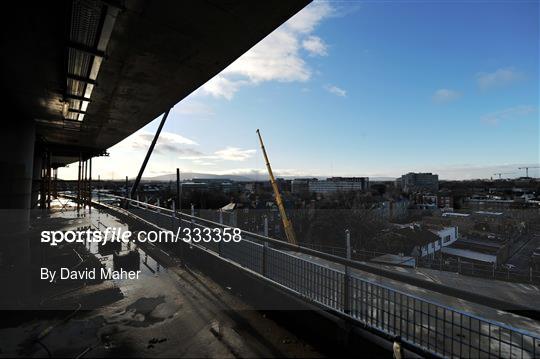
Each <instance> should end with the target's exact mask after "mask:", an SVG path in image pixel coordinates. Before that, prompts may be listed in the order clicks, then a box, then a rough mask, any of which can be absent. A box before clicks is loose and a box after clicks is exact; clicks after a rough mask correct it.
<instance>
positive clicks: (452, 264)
mask: <svg viewBox="0 0 540 359" xmlns="http://www.w3.org/2000/svg"><path fill="white" fill-rule="evenodd" d="M301 245H302V246H305V247H308V248H312V249H315V250H318V251H322V252H325V253H330V254H333V255H336V256H340V257H346V249H345V248H343V247H336V246H327V245H321V244H314V243H302V244H301ZM385 254H390V253H384V252H377V251H372V250H364V249H354V250H353V251H352V258H353V259H355V260H359V261H371V260H373V259H374V258H376V257H379V256H383V255H385ZM414 263H415V265H416V266H417V267H420V268H428V269H435V270H439V271H445V272H452V273H459V274H461V275H466V276H470V277H480V278H491V279H497V280H503V281H507V282H520V283H535V284H540V271H537V270H534V269H533V268H532V267H529V268H528V269H510V268H506V269H503V268H501V267H496V266H494V265H490V264H481V263H473V262H468V261H462V260H459V258H458V259H456V258H452V257H448V258H441V257H440V256H439V257H438V258H435V259H430V258H422V257H419V258H414ZM389 264H390V263H389Z"/></svg>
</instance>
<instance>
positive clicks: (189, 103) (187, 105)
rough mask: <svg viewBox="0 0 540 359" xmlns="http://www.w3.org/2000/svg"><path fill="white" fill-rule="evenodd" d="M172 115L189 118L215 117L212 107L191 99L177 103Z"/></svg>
mask: <svg viewBox="0 0 540 359" xmlns="http://www.w3.org/2000/svg"><path fill="white" fill-rule="evenodd" d="M171 114H177V115H180V116H189V117H212V116H214V115H215V113H214V111H213V110H212V108H211V107H210V106H208V105H206V104H204V103H201V102H198V101H193V100H191V98H190V97H188V98H186V99H184V100H182V101H180V102H179V103H177V104H176V106H174V108H173V109H172V112H171Z"/></svg>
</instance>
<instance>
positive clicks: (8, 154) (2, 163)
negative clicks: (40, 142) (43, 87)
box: [0, 121, 35, 236]
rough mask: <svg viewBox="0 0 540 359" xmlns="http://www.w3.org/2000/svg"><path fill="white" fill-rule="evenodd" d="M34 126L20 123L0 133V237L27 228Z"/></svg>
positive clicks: (32, 123)
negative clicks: (0, 172) (0, 232)
mask: <svg viewBox="0 0 540 359" xmlns="http://www.w3.org/2000/svg"><path fill="white" fill-rule="evenodd" d="M34 142H35V124H34V122H33V121H20V122H18V123H17V125H15V126H12V127H10V128H6V129H3V130H0V168H1V169H2V176H0V211H1V212H2V215H1V216H0V224H1V226H2V234H7V235H9V234H15V233H20V232H24V231H26V230H27V229H28V227H29V222H30V203H31V198H32V178H33V174H34V173H33V172H34ZM2 234H0V236H2Z"/></svg>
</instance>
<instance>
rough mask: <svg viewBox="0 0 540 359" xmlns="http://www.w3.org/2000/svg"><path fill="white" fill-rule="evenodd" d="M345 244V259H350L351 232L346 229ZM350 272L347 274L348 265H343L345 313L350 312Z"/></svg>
mask: <svg viewBox="0 0 540 359" xmlns="http://www.w3.org/2000/svg"><path fill="white" fill-rule="evenodd" d="M345 246H346V253H347V259H348V260H350V259H351V232H350V231H349V230H348V229H347V230H345ZM350 282H351V280H350V274H349V266H348V265H345V275H344V278H343V309H344V310H345V313H346V314H350V313H351V295H350V293H351V291H350V284H351V283H350Z"/></svg>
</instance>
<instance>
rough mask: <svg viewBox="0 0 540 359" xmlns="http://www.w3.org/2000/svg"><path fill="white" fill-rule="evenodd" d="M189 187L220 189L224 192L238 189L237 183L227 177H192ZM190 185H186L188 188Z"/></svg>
mask: <svg viewBox="0 0 540 359" xmlns="http://www.w3.org/2000/svg"><path fill="white" fill-rule="evenodd" d="M191 183H193V185H191V189H207V190H210V191H222V192H225V193H229V192H235V191H237V190H239V188H240V187H239V185H238V183H236V182H234V181H232V180H230V179H227V178H194V179H193V180H192V182H191ZM188 187H190V186H187V187H186V188H188Z"/></svg>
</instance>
